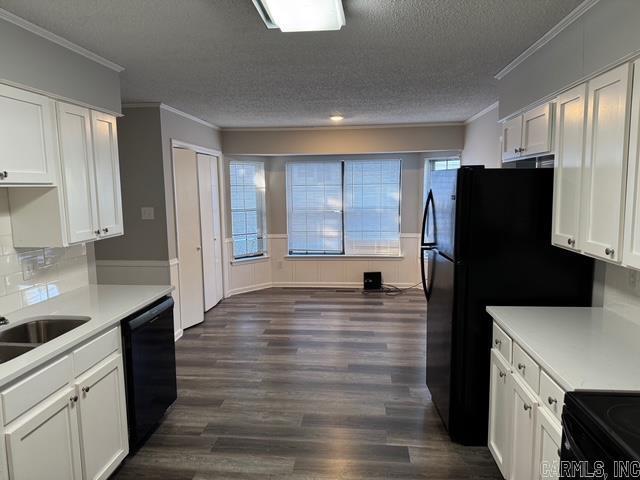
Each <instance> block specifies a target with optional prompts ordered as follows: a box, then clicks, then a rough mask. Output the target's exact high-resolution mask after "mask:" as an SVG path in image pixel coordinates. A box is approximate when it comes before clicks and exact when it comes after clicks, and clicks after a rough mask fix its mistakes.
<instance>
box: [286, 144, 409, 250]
mask: <svg viewBox="0 0 640 480" xmlns="http://www.w3.org/2000/svg"><path fill="white" fill-rule="evenodd" d="M307 161H309V162H313V161H318V160H315V159H314V160H289V161H288V162H287V166H286V167H285V175H286V177H287V178H286V205H287V238H288V240H287V252H288V255H287V257H288V258H297V259H305V258H349V257H355V258H402V257H403V252H402V175H403V160H402V158H397V157H393V156H389V157H388V158H375V157H374V158H366V157H365V158H348V156H346V157H345V158H338V159H331V160H326V161H333V162H340V163H341V164H342V199H343V204H342V231H341V234H342V253H326V254H325V253H292V250H291V249H290V247H289V238H290V233H291V232H290V228H289V223H290V214H291V204H290V191H291V190H290V183H289V167H288V166H289V164H291V163H303V162H307ZM359 161H362V162H366V161H378V162H380V161H397V162H399V167H400V171H399V177H398V189H399V199H398V253H397V254H389V253H381V254H376V253H366V254H353V253H346V250H345V249H346V244H345V239H346V231H345V217H346V216H347V212H346V208H345V201H344V199H345V163H347V162H359Z"/></svg>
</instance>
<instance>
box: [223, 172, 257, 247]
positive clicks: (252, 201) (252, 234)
mask: <svg viewBox="0 0 640 480" xmlns="http://www.w3.org/2000/svg"><path fill="white" fill-rule="evenodd" d="M229 169H230V172H229V174H230V184H231V232H232V237H233V257H234V258H236V259H238V258H249V257H258V256H261V255H264V254H265V251H266V249H265V241H264V230H265V229H264V225H265V218H264V216H265V182H264V165H263V164H262V163H257V162H255V163H254V162H231V164H230V166H229Z"/></svg>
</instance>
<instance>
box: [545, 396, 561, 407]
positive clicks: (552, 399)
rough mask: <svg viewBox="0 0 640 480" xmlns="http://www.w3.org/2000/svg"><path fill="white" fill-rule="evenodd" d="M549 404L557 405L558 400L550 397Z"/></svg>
mask: <svg viewBox="0 0 640 480" xmlns="http://www.w3.org/2000/svg"><path fill="white" fill-rule="evenodd" d="M547 402H549V405H553V404H557V403H558V400H556V399H555V398H553V397H549V398H547Z"/></svg>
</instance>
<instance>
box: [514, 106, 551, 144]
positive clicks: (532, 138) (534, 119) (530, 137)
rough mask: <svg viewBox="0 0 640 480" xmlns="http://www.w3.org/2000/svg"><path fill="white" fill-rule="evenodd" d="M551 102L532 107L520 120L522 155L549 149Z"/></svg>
mask: <svg viewBox="0 0 640 480" xmlns="http://www.w3.org/2000/svg"><path fill="white" fill-rule="evenodd" d="M552 114H553V104H551V103H547V104H545V105H540V106H539V107H536V108H532V109H531V110H529V111H528V112H526V113H525V114H524V117H523V120H522V155H526V156H531V155H539V154H542V153H548V152H550V151H551V116H552Z"/></svg>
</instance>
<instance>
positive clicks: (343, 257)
mask: <svg viewBox="0 0 640 480" xmlns="http://www.w3.org/2000/svg"><path fill="white" fill-rule="evenodd" d="M284 258H285V259H286V260H296V261H297V260H403V259H404V258H405V257H404V255H402V254H400V255H373V254H370V255H313V254H309V255H308V254H298V255H295V254H294V255H285V256H284Z"/></svg>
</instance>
